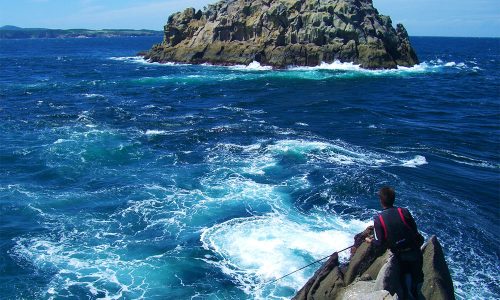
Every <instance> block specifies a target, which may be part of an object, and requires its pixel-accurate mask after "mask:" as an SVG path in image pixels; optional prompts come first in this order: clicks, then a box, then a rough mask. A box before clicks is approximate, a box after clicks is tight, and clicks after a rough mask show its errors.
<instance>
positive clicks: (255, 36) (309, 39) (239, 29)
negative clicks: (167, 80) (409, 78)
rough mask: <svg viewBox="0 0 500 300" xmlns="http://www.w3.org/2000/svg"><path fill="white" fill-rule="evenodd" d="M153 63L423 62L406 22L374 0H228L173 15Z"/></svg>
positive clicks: (377, 66)
mask: <svg viewBox="0 0 500 300" xmlns="http://www.w3.org/2000/svg"><path fill="white" fill-rule="evenodd" d="M164 34H165V35H164V40H163V42H162V43H161V44H157V45H154V46H153V47H152V49H151V50H149V51H148V52H147V53H146V54H145V58H146V59H149V60H151V61H153V62H185V63H212V64H245V65H247V64H250V63H251V62H253V61H257V62H259V63H261V64H264V65H270V66H274V67H278V68H282V67H286V66H289V65H295V66H315V65H319V64H320V63H321V62H326V63H331V62H334V61H335V60H339V61H341V62H354V63H356V64H360V65H361V67H363V68H369V69H380V68H396V67H397V66H398V65H399V66H407V67H408V66H413V65H415V64H417V63H418V58H417V55H416V54H415V51H414V50H413V48H412V47H411V44H410V40H409V37H408V33H407V32H406V29H405V28H404V27H403V25H401V24H398V25H397V26H396V28H394V27H393V26H392V21H391V18H390V17H388V16H383V15H380V14H379V13H378V11H377V10H376V9H375V8H374V7H373V3H372V0H253V1H248V0H223V1H219V2H217V3H215V4H213V5H209V6H208V7H207V8H205V9H204V10H203V11H201V10H198V11H196V10H195V9H194V8H188V9H186V10H184V11H183V12H178V13H175V14H173V15H171V16H170V17H169V18H168V22H167V24H166V25H165V28H164Z"/></svg>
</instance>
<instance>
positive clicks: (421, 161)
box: [402, 155, 428, 168]
mask: <svg viewBox="0 0 500 300" xmlns="http://www.w3.org/2000/svg"><path fill="white" fill-rule="evenodd" d="M426 164H428V162H427V160H426V159H425V156H422V155H417V156H415V157H414V158H412V159H410V160H407V161H404V162H403V164H402V166H404V167H409V168H416V167H417V166H422V165H426Z"/></svg>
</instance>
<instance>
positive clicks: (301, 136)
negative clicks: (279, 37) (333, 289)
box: [0, 37, 500, 299]
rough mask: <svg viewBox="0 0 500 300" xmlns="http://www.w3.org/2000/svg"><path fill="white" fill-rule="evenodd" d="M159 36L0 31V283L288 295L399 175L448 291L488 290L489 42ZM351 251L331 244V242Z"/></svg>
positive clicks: (400, 199)
mask: <svg viewBox="0 0 500 300" xmlns="http://www.w3.org/2000/svg"><path fill="white" fill-rule="evenodd" d="M157 42H159V40H158V37H156V38H151V37H136V38H108V39H106V38H91V39H39V40H0V70H1V72H0V171H1V174H2V176H1V177H0V295H1V296H0V297H1V298H2V299H289V298H291V297H292V296H293V295H294V294H295V292H296V291H297V290H298V289H300V288H301V287H302V285H303V284H304V283H305V282H306V281H307V279H308V278H309V277H310V276H311V275H313V273H314V272H315V270H316V269H317V268H319V264H316V265H314V266H311V267H309V268H307V269H305V270H303V271H301V272H297V273H295V274H293V275H292V276H289V277H286V278H284V279H282V280H280V281H278V282H275V283H272V284H268V285H263V283H265V282H267V281H270V280H273V279H275V278H278V277H280V276H282V275H284V274H286V273H288V272H291V271H293V270H295V269H298V268H300V267H302V266H304V265H307V264H309V263H310V262H312V261H314V260H316V259H319V258H321V257H324V256H326V255H328V254H330V253H332V252H334V251H335V250H339V249H342V248H344V247H346V246H349V245H350V244H351V243H352V242H353V236H354V235H355V234H356V233H358V232H360V231H362V230H363V229H364V228H365V227H366V226H368V225H370V224H371V223H372V219H373V216H374V215H375V214H376V212H377V211H378V210H379V204H378V198H377V191H378V189H379V188H380V187H382V186H384V185H390V186H393V187H394V188H395V189H396V193H397V198H396V204H397V205H400V206H404V207H408V209H409V210H410V211H411V212H412V214H413V215H414V217H415V219H416V221H417V224H418V226H419V229H420V230H421V231H422V232H423V234H424V236H425V237H430V236H431V235H436V236H437V237H438V239H439V241H440V242H441V244H442V245H443V248H444V251H445V255H446V259H447V262H448V264H449V267H450V270H451V273H452V277H453V280H454V285H455V293H456V297H457V298H458V299H498V298H499V297H500V282H499V281H500V280H499V277H498V272H499V269H500V263H499V261H500V260H499V255H500V249H499V247H498V239H499V229H500V228H499V225H498V221H499V219H500V218H499V213H500V157H499V156H500V101H499V93H500V39H487V38H484V39H482V38H437V37H415V38H413V39H412V42H413V45H414V47H415V49H416V51H417V53H418V55H419V58H420V60H421V62H422V63H421V64H419V65H417V66H415V67H413V68H401V69H398V70H385V71H380V70H379V71H367V70H362V69H360V68H359V67H358V66H356V65H353V64H348V63H339V62H335V63H332V64H323V65H321V66H318V67H314V68H313V67H311V68H299V67H295V68H293V67H291V68H289V69H286V70H271V69H269V68H267V67H265V66H260V65H259V64H258V63H252V64H251V65H249V66H234V67H222V66H210V65H179V64H173V63H172V64H165V65H160V64H150V63H147V62H145V61H144V60H142V59H141V58H140V57H136V56H135V55H136V53H137V52H138V51H140V50H146V49H148V48H150V46H151V45H152V44H154V43H157ZM346 255H347V254H345V253H344V254H343V255H342V259H345V258H346Z"/></svg>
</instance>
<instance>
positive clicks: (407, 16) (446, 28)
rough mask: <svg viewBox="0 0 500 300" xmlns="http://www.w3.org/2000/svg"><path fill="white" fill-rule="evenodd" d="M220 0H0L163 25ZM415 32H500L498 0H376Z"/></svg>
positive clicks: (13, 15)
mask: <svg viewBox="0 0 500 300" xmlns="http://www.w3.org/2000/svg"><path fill="white" fill-rule="evenodd" d="M215 1H216V0H16V1H11V0H0V26H2V25H15V26H19V27H46V28H63V29H69V28H89V29H103V28H130V29H155V30H162V28H163V25H164V24H165V22H166V20H167V18H168V16H169V15H170V14H171V13H174V12H176V11H179V10H182V9H184V8H187V7H195V8H199V9H201V8H203V6H205V5H207V4H209V3H214V2H215ZM373 2H374V6H375V7H376V8H377V9H378V10H379V12H380V13H382V14H385V15H389V16H391V18H392V20H393V22H394V23H403V24H404V25H405V27H406V29H407V30H408V32H409V34H410V35H413V36H422V35H424V36H471V37H480V36H485V37H500V0H474V1H470V0H373Z"/></svg>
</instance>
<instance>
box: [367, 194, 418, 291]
mask: <svg viewBox="0 0 500 300" xmlns="http://www.w3.org/2000/svg"><path fill="white" fill-rule="evenodd" d="M378 196H379V199H380V204H381V206H382V208H383V211H382V212H381V213H380V214H378V215H377V216H376V217H375V219H374V236H373V237H367V238H366V241H367V242H368V243H374V244H375V245H381V246H385V247H387V248H389V249H390V250H391V252H392V253H393V254H394V256H395V257H396V259H397V261H398V263H399V266H400V276H401V277H400V280H401V286H402V287H403V292H404V295H402V296H403V299H415V300H416V299H419V297H418V295H419V294H420V288H421V287H422V283H423V281H424V273H423V272H422V262H423V257H422V251H421V250H420V247H421V246H422V244H423V241H424V238H423V236H422V235H421V234H420V233H419V232H418V230H417V224H416V223H415V220H414V219H413V217H412V215H411V214H410V212H409V211H408V210H407V209H406V208H400V207H395V206H394V200H395V199H396V193H395V192H394V189H392V188H390V187H383V188H382V189H380V191H379V193H378ZM408 289H410V291H408Z"/></svg>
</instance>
